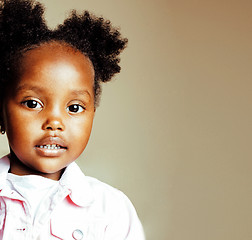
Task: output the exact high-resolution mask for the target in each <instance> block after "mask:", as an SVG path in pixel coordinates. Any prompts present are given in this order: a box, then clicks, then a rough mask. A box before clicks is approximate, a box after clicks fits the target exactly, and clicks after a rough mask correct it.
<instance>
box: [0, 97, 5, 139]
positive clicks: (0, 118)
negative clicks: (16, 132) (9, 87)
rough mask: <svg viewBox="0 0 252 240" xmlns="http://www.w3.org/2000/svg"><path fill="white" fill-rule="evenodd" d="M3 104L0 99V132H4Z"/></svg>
mask: <svg viewBox="0 0 252 240" xmlns="http://www.w3.org/2000/svg"><path fill="white" fill-rule="evenodd" d="M3 119H4V118H3V105H2V101H0V133H1V134H5V126H4V120H3Z"/></svg>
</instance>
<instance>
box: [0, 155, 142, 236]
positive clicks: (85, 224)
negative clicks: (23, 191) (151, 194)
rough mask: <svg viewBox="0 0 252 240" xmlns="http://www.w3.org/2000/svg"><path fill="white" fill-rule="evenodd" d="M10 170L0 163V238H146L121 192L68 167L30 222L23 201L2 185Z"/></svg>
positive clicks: (75, 168)
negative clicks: (55, 190) (57, 185)
mask: <svg viewBox="0 0 252 240" xmlns="http://www.w3.org/2000/svg"><path fill="white" fill-rule="evenodd" d="M9 167H10V163H9V158H8V157H7V156H5V157H3V158H2V159H0V239H3V240H23V239H25V240H31V239H34V240H38V239H40V240H50V239H64V240H70V239H76V240H80V239H82V240H144V239H145V237H144V233H143V229H142V225H141V223H140V221H139V219H138V217H137V214H136V211H135V209H134V207H133V205H132V204H131V202H130V201H129V199H128V198H127V197H126V196H125V195H124V194H123V193H122V192H120V191H119V190H117V189H115V188H112V187H111V186H109V185H107V184H105V183H102V182H100V181H98V180H96V179H94V178H91V177H87V176H84V174H83V173H82V172H81V170H80V169H79V167H78V166H77V164H76V163H72V164H70V165H69V166H68V167H67V168H66V170H65V172H64V174H63V175H62V177H61V179H60V180H59V187H58V190H57V192H56V193H55V194H53V195H52V194H51V195H49V196H48V198H47V199H46V201H43V202H42V204H41V205H40V207H39V210H38V212H37V215H36V219H35V220H34V222H33V219H31V216H30V213H29V208H28V207H27V201H26V200H25V199H24V198H23V197H22V196H21V195H20V194H19V193H18V192H16V191H13V190H12V189H11V188H10V187H9V186H8V184H6V177H7V173H8V170H9Z"/></svg>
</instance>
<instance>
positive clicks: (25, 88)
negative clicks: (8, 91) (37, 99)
mask: <svg viewBox="0 0 252 240" xmlns="http://www.w3.org/2000/svg"><path fill="white" fill-rule="evenodd" d="M23 90H32V91H35V92H43V88H41V87H37V86H32V85H29V84H22V85H20V86H18V87H17V89H16V91H17V92H20V91H23Z"/></svg>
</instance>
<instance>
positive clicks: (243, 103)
mask: <svg viewBox="0 0 252 240" xmlns="http://www.w3.org/2000/svg"><path fill="white" fill-rule="evenodd" d="M41 2H44V3H45V4H46V6H47V8H48V11H47V13H46V16H47V19H48V21H49V24H50V25H51V26H55V25H56V23H59V22H61V21H62V19H63V18H64V17H65V16H66V15H65V13H66V12H67V10H69V9H71V8H77V9H88V10H90V11H92V12H94V13H96V14H98V15H100V14H102V15H103V16H104V17H106V18H109V19H111V21H112V22H113V23H114V25H116V26H120V27H121V31H122V33H123V35H124V36H127V37H128V38H129V46H128V49H127V50H126V51H125V52H124V53H123V55H122V61H121V66H122V72H121V74H119V75H117V76H116V78H115V80H114V81H113V82H112V83H109V84H107V85H106V86H104V91H103V96H102V101H101V105H100V107H99V108H98V110H97V113H96V118H95V124H94V130H93V134H92V137H91V140H90V143H89V145H88V148H87V149H86V151H85V153H84V154H83V156H82V158H81V159H80V160H79V164H80V165H81V167H82V169H83V171H85V173H86V174H88V175H93V176H95V177H97V178H99V179H101V180H103V181H105V182H107V183H109V184H111V185H113V186H115V187H117V188H119V189H121V190H123V191H124V192H125V193H126V194H127V195H128V196H129V197H130V199H131V200H132V202H133V203H134V205H135V207H136V208H137V211H138V214H139V216H140V218H141V220H142V222H143V225H144V228H145V232H146V236H147V240H170V239H171V240H185V239H186V240H251V239H252V227H251V222H252V204H251V203H252V175H251V169H252V158H251V143H252V104H251V100H252V97H251V93H252V84H251V76H252V67H251V63H252V31H251V26H252V14H251V12H252V2H251V1H250V0H240V1H234V0H229V1H225V0H212V1H210V0H209V1H207V0H203V1H196V0H180V1H175V0H166V1H165V0H156V1H151V0H128V1H118V0H107V1H97V0H71V1H69V0H43V1H41ZM20 127H22V126H20ZM1 141H2V142H3V144H2V145H1V153H2V154H4V153H5V152H6V151H7V147H6V142H5V138H4V137H1ZM136 240H137V239H136Z"/></svg>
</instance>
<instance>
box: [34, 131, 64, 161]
mask: <svg viewBox="0 0 252 240" xmlns="http://www.w3.org/2000/svg"><path fill="white" fill-rule="evenodd" d="M35 150H36V152H37V153H38V154H39V155H40V156H42V157H59V156H61V155H62V154H63V153H64V152H66V151H67V146H66V144H65V142H64V140H62V139H61V138H59V137H52V136H49V137H46V138H43V139H42V140H41V141H39V142H38V143H37V144H36V145H35Z"/></svg>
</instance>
